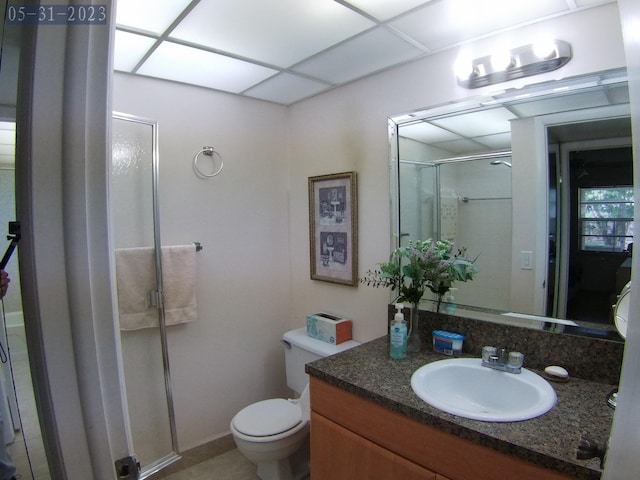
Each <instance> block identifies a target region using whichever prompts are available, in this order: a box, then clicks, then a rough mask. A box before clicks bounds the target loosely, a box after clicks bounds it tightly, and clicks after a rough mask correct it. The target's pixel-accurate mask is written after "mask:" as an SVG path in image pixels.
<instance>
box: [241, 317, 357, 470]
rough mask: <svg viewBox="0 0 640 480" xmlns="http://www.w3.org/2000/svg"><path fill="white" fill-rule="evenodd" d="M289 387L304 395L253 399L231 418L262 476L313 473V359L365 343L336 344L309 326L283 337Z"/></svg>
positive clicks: (243, 451)
mask: <svg viewBox="0 0 640 480" xmlns="http://www.w3.org/2000/svg"><path fill="white" fill-rule="evenodd" d="M282 343H283V344H284V345H285V346H286V349H285V364H286V374H287V385H288V386H289V388H291V389H292V390H293V391H294V392H297V393H299V392H301V393H300V398H298V399H288V400H286V399H284V398H272V399H269V400H262V401H260V402H256V403H253V404H251V405H249V406H247V407H244V408H243V409H242V410H240V411H239V412H238V413H237V414H236V415H235V416H234V417H233V419H232V420H231V424H230V429H231V433H232V435H233V439H234V441H235V443H236V446H237V447H238V450H239V451H240V453H242V454H243V455H244V456H245V457H246V458H247V459H248V460H250V461H251V462H253V463H255V464H256V465H257V475H258V477H259V478H261V479H262V480H300V479H302V478H304V477H306V476H307V475H309V419H310V415H311V406H310V400H309V377H308V375H307V374H306V373H305V365H306V364H307V363H308V362H312V361H314V360H318V359H320V358H323V357H327V356H329V355H333V354H335V353H339V352H342V351H345V350H348V349H349V348H353V347H355V346H357V345H359V343H358V342H354V341H351V340H350V341H348V342H344V343H341V344H340V345H331V344H329V343H325V342H322V341H320V340H317V339H313V338H311V337H309V336H308V335H307V333H306V329H305V328H300V329H297V330H291V331H289V332H286V333H285V334H284V335H283V337H282Z"/></svg>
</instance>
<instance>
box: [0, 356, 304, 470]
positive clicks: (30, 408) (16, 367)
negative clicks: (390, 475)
mask: <svg viewBox="0 0 640 480" xmlns="http://www.w3.org/2000/svg"><path fill="white" fill-rule="evenodd" d="M15 357H17V358H12V368H13V374H14V378H15V385H16V393H17V398H18V404H19V406H20V416H21V420H22V431H17V432H16V438H15V441H14V442H13V444H11V445H9V446H8V449H9V454H10V455H11V457H12V459H13V461H14V464H15V465H16V467H17V470H18V472H17V473H18V474H20V475H21V477H20V478H21V480H51V475H50V474H49V469H48V466H47V461H46V456H45V452H44V445H43V443H42V436H41V434H40V428H39V422H38V414H37V411H36V406H35V400H34V396H33V387H32V385H31V373H30V370H29V362H28V359H27V357H26V356H24V357H20V356H15ZM229 437H230V436H229ZM25 439H26V444H27V447H25V441H24V440H25ZM232 443H233V440H232V439H231V438H229V439H226V440H225V441H222V442H219V448H220V449H221V450H226V451H223V452H220V450H217V449H214V450H209V451H208V456H207V451H206V449H205V451H202V452H198V453H197V454H196V455H195V457H196V458H198V460H197V462H198V463H195V464H193V463H194V462H193V457H194V455H193V454H192V455H190V454H189V453H187V454H185V457H192V458H191V460H192V461H190V462H189V463H190V464H191V465H190V466H186V467H185V468H183V469H181V470H176V468H175V467H173V466H172V467H170V468H168V469H167V470H166V472H162V471H161V472H158V473H156V474H155V475H153V476H151V477H149V480H213V479H215V480H259V478H258V477H257V476H256V466H255V465H254V464H253V463H251V462H250V461H249V460H247V459H246V458H245V457H244V456H243V455H242V454H241V453H240V452H239V451H238V450H237V449H236V448H231V445H232ZM230 448H231V449H230ZM27 451H28V455H27ZM203 453H204V454H205V455H204V456H203V455H202V454H203ZM200 460H201V461H200ZM31 472H33V474H31ZM309 478H310V477H306V478H305V479H303V480H309Z"/></svg>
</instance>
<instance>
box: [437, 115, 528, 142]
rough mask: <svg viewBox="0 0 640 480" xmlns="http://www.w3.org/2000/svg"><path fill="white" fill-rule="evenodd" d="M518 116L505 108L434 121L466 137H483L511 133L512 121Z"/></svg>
mask: <svg viewBox="0 0 640 480" xmlns="http://www.w3.org/2000/svg"><path fill="white" fill-rule="evenodd" d="M515 118H516V116H515V115H513V114H512V113H511V112H509V111H508V110H506V109H504V108H493V109H491V110H483V111H481V112H473V113H466V114H464V115H454V116H452V117H448V118H441V119H438V120H434V121H433V123H434V124H435V125H438V126H440V127H442V128H444V129H446V130H449V131H452V132H456V133H460V134H461V135H464V136H465V137H481V136H483V135H490V134H493V133H504V132H510V131H511V122H510V121H511V120H513V119H515Z"/></svg>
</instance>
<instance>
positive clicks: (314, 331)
mask: <svg viewBox="0 0 640 480" xmlns="http://www.w3.org/2000/svg"><path fill="white" fill-rule="evenodd" d="M307 335H309V336H310V337H312V338H317V339H318V340H322V341H323V342H327V343H331V344H333V345H338V344H339V343H342V342H346V341H347V340H351V320H348V319H346V318H342V317H338V316H336V315H331V314H330V313H311V314H309V315H307Z"/></svg>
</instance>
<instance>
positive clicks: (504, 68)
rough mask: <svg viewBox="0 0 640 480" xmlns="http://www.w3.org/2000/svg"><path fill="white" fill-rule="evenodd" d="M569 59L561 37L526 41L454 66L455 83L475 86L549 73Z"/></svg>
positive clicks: (568, 53) (566, 47)
mask: <svg viewBox="0 0 640 480" xmlns="http://www.w3.org/2000/svg"><path fill="white" fill-rule="evenodd" d="M569 60H571V45H569V44H568V43H567V42H564V41H562V40H553V41H552V42H548V41H547V42H545V43H544V44H529V45H523V46H522V47H518V48H514V49H512V50H510V51H509V52H499V53H497V54H494V55H488V56H486V57H482V58H477V59H475V60H472V61H470V62H467V63H466V65H464V64H461V63H459V64H458V66H457V67H456V70H457V71H456V76H457V80H458V84H459V85H460V86H462V87H465V88H478V87H484V86H486V85H493V84H495V83H500V82H505V81H507V80H514V79H516V78H522V77H528V76H529V75H537V74H538V73H543V72H550V71H552V70H556V69H558V68H560V67H562V66H563V65H564V64H565V63H567V62H568V61H569Z"/></svg>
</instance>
